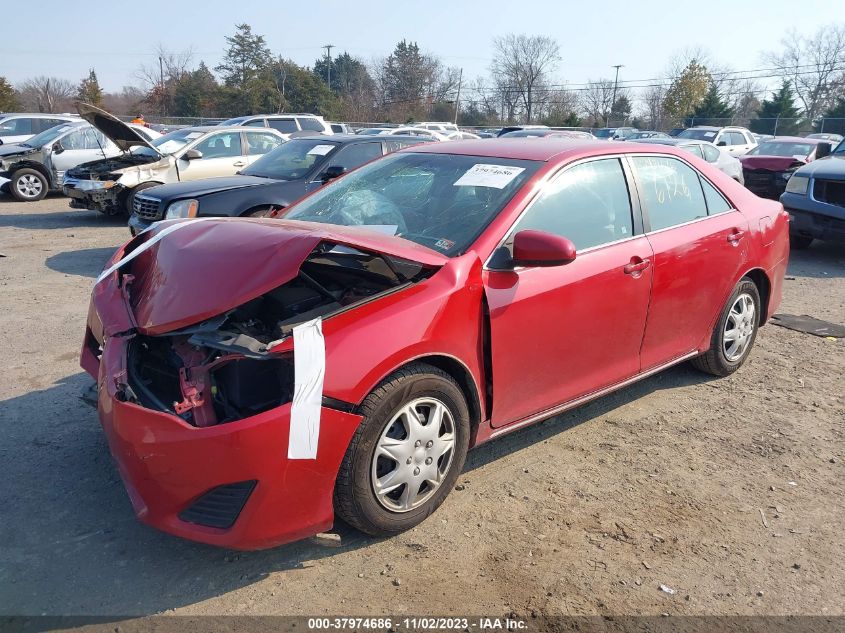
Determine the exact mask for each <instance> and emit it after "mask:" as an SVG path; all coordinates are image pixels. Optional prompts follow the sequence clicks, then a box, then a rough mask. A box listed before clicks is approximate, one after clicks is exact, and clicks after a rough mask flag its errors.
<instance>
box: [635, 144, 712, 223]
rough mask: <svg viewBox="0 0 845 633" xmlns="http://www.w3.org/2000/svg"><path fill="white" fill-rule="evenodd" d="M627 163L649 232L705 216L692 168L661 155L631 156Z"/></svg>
mask: <svg viewBox="0 0 845 633" xmlns="http://www.w3.org/2000/svg"><path fill="white" fill-rule="evenodd" d="M631 162H632V163H633V165H634V169H635V170H636V174H637V182H638V184H639V193H640V198H641V199H642V202H643V206H644V207H645V211H646V213H647V217H648V220H649V223H650V228H651V230H652V231H659V230H661V229H666V228H669V227H671V226H677V225H679V224H684V223H686V222H691V221H693V220H697V219H699V218H703V217H706V216H707V203H706V202H705V200H704V193H703V192H702V190H701V181H700V179H699V176H698V172H697V171H695V170H694V169H693V168H692V167H690V166H689V165H687V164H686V163H684V162H682V161H680V160H677V159H676V158H669V157H664V156H660V157H658V156H634V157H633V158H632V159H631Z"/></svg>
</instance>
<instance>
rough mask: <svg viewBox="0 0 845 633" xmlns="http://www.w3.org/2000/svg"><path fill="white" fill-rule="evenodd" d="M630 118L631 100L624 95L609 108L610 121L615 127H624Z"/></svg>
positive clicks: (617, 98)
mask: <svg viewBox="0 0 845 633" xmlns="http://www.w3.org/2000/svg"><path fill="white" fill-rule="evenodd" d="M630 116H631V100H630V99H629V98H628V97H627V96H626V95H624V94H623V95H619V96H618V97H616V101H615V102H614V103H613V107H611V108H610V120H611V122H613V123H615V124H616V125H624V123H625V121H627V120H628V118H629V117H630Z"/></svg>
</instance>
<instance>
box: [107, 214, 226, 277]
mask: <svg viewBox="0 0 845 633" xmlns="http://www.w3.org/2000/svg"><path fill="white" fill-rule="evenodd" d="M213 219H218V220H219V219H220V218H210V217H209V218H196V219H194V220H188V221H186V222H178V223H177V224H173V225H171V226H168V227H167V228H164V229H162V230H161V231H159V232H158V233H156V234H155V235H154V236H153V237H152V238H150V239H149V240H147V241H146V242H144V243H143V244H141V245H140V246H139V247H138V248H136V249H135V250H134V251H132V252H131V253H129V254H128V255H127V256H126V257H124V258H123V259H121V260H120V261H119V262H117V263H115V264H112V265H111V266H109V267H108V268H106V269H105V270H104V271H103V272H101V273H100V276H99V277H97V281H95V282H94V285H95V286H96V285H97V284H98V283H100V282H101V281H102V280H103V279H105V278H106V277H108V276H109V275H111V274H112V273H113V272H114V271H116V270H117V269H118V268H120V267H121V266H123V265H124V264H125V263H126V262H129V261H132V260H133V259H135V258H136V257H138V255H140V254H141V253H143V252H144V251H146V250H147V249H149V248H150V247H152V246H154V245H155V244H156V243H158V242H159V241H161V238H163V237H164V236H165V235H170V234H171V233H173V231H176V230H178V229H181V228H182V227H185V226H190V225H191V224H192V223H193V222H202V221H203V220H213Z"/></svg>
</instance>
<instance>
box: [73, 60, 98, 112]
mask: <svg viewBox="0 0 845 633" xmlns="http://www.w3.org/2000/svg"><path fill="white" fill-rule="evenodd" d="M76 98H77V99H79V100H80V101H82V102H84V103H90V104H91V105H94V106H98V107H99V106H101V105H102V104H103V89H102V88H100V82H99V81H97V73H95V72H94V69H93V68H92V69H91V70H89V71H88V77H86V78H85V79H83V80H82V81H81V82H79V87H78V88H77V89H76Z"/></svg>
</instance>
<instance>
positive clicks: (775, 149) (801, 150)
mask: <svg viewBox="0 0 845 633" xmlns="http://www.w3.org/2000/svg"><path fill="white" fill-rule="evenodd" d="M815 147H816V146H815V144H813V143H799V142H794V143H793V142H788V141H764V142H762V143H760V144H759V145H758V146H757V147H755V148H754V149H752V150H751V151H750V152H748V154H749V155H755V154H756V155H758V156H801V157H806V156H809V155H810V154H811V153H812V152H813V150H814V149H815Z"/></svg>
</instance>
